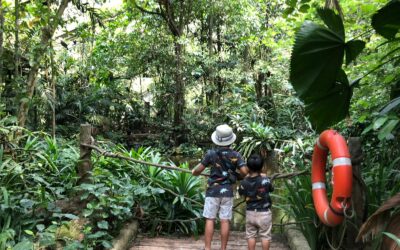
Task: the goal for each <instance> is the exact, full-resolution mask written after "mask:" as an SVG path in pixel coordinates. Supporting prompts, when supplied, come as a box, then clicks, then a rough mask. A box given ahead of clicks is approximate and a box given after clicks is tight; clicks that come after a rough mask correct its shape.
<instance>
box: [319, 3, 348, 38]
mask: <svg viewBox="0 0 400 250" xmlns="http://www.w3.org/2000/svg"><path fill="white" fill-rule="evenodd" d="M317 12H318V15H319V16H320V17H321V19H322V21H324V23H325V25H326V26H328V28H329V29H331V30H332V31H333V32H335V33H336V34H338V35H339V36H340V37H341V38H342V40H343V41H344V40H345V35H344V26H343V21H342V18H341V17H340V16H339V15H338V14H336V13H335V12H334V11H333V10H332V9H326V8H324V9H322V8H320V9H318V10H317Z"/></svg>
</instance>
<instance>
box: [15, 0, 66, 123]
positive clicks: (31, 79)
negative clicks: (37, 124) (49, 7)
mask: <svg viewBox="0 0 400 250" xmlns="http://www.w3.org/2000/svg"><path fill="white" fill-rule="evenodd" d="M69 1H70V0H62V1H61V3H60V6H59V7H58V10H57V13H56V14H55V16H54V20H55V21H54V22H53V23H49V24H48V25H47V26H45V27H44V28H42V36H41V40H40V45H39V48H40V49H39V50H38V53H37V55H36V57H35V59H36V60H34V62H33V65H32V67H31V69H30V71H29V74H28V79H27V92H26V93H27V96H26V97H25V98H22V99H21V100H20V107H19V113H18V125H19V126H21V127H25V123H26V120H27V115H28V111H29V102H30V101H31V99H32V96H33V92H34V90H35V87H36V78H37V75H38V73H39V64H40V60H41V59H42V57H43V54H45V51H46V49H47V47H48V46H49V41H50V39H51V38H52V37H53V35H54V32H55V30H56V28H57V26H58V23H59V20H60V18H61V17H62V15H63V13H64V10H65V8H67V6H68V3H69Z"/></svg>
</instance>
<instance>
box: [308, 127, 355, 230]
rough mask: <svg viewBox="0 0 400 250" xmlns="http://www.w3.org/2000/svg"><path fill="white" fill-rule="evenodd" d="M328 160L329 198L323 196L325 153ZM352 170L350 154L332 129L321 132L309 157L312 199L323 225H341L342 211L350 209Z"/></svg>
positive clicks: (344, 142) (342, 139)
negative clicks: (330, 179) (330, 189)
mask: <svg viewBox="0 0 400 250" xmlns="http://www.w3.org/2000/svg"><path fill="white" fill-rule="evenodd" d="M329 151H330V152H331V158H332V165H333V166H332V181H331V182H332V186H333V191H332V198H331V202H330V203H329V202H328V199H327V195H326V186H325V182H326V178H325V166H326V161H327V156H328V152H329ZM352 173H353V172H352V167H351V160H350V153H349V150H348V148H347V144H346V141H345V140H344V138H343V137H342V136H341V135H340V134H339V133H338V132H336V131H335V130H325V131H324V132H322V133H321V135H320V136H319V138H318V139H317V142H316V143H315V146H314V153H313V156H312V169H311V180H312V196H313V200H314V207H315V210H316V211H317V214H318V217H319V218H320V220H321V221H322V222H323V223H324V224H325V225H327V226H336V225H339V224H340V223H342V221H343V218H344V213H345V210H346V209H347V208H348V207H350V198H351V190H352V181H353V175H352Z"/></svg>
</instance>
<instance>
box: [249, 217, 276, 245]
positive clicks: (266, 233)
mask: <svg viewBox="0 0 400 250" xmlns="http://www.w3.org/2000/svg"><path fill="white" fill-rule="evenodd" d="M271 230H272V214H271V210H269V211H267V212H256V211H246V239H250V238H256V237H257V233H258V236H259V237H260V238H261V239H266V240H271Z"/></svg>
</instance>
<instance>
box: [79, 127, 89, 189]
mask: <svg viewBox="0 0 400 250" xmlns="http://www.w3.org/2000/svg"><path fill="white" fill-rule="evenodd" d="M79 142H80V145H79V148H80V157H79V162H78V175H79V181H78V183H85V182H89V177H90V174H89V173H90V171H91V170H92V162H91V153H92V149H91V148H89V147H86V146H82V144H89V145H90V144H92V126H91V125H90V124H81V130H80V135H79Z"/></svg>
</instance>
